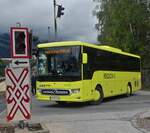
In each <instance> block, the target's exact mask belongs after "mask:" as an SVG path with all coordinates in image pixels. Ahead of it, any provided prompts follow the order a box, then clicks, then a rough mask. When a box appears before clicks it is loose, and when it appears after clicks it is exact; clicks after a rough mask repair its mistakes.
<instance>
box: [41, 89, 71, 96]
mask: <svg viewBox="0 0 150 133" xmlns="http://www.w3.org/2000/svg"><path fill="white" fill-rule="evenodd" d="M41 93H42V94H44V95H69V94H70V91H69V90H61V89H43V90H41Z"/></svg>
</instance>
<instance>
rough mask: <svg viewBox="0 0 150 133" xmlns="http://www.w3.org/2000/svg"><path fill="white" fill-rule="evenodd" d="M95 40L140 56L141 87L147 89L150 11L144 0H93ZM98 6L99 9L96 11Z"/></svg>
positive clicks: (148, 77)
mask: <svg viewBox="0 0 150 133" xmlns="http://www.w3.org/2000/svg"><path fill="white" fill-rule="evenodd" d="M94 2H96V3H97V6H96V9H95V10H94V14H95V15H96V16H97V19H98V23H97V24H96V29H97V31H98V41H99V42H100V43H102V44H108V45H111V46H113V47H117V48H120V49H122V50H124V51H127V52H131V53H134V54H139V55H140V56H141V57H142V72H143V79H145V80H143V81H144V82H143V83H144V87H146V86H150V76H149V73H150V9H149V7H148V6H147V3H145V0H94ZM97 7H100V8H97Z"/></svg>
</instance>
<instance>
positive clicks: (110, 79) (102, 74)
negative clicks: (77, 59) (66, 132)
mask: <svg viewBox="0 0 150 133" xmlns="http://www.w3.org/2000/svg"><path fill="white" fill-rule="evenodd" d="M74 45H81V46H87V47H93V48H97V49H102V50H106V51H111V52H116V53H120V54H124V55H129V56H132V57H137V58H140V57H139V56H138V55H134V54H130V53H126V52H123V51H121V50H120V49H116V48H112V47H109V46H101V45H99V46H98V45H92V44H88V43H82V42H79V41H72V42H55V43H46V44H39V45H38V48H45V47H58V46H74ZM82 73H83V66H82ZM82 77H83V75H82ZM129 82H130V83H131V85H132V92H136V91H138V90H139V89H141V72H118V71H116V72H115V71H95V72H94V74H93V77H92V79H91V80H81V81H76V82H39V81H37V82H36V89H37V94H36V98H37V99H38V100H48V101H50V100H51V96H47V95H42V94H41V89H43V88H44V89H64V90H69V91H70V92H71V90H72V89H80V92H79V93H71V94H70V95H67V96H59V101H67V102H85V101H91V100H97V99H98V97H99V94H98V92H97V91H95V88H96V86H97V85H98V84H99V85H101V86H102V89H103V93H104V97H105V98H106V97H110V96H116V95H121V94H126V93H127V87H128V83H129Z"/></svg>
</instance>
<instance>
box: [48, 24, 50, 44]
mask: <svg viewBox="0 0 150 133" xmlns="http://www.w3.org/2000/svg"><path fill="white" fill-rule="evenodd" d="M50 40H51V37H50V26H48V41H49V42H50Z"/></svg>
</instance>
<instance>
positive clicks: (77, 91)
mask: <svg viewBox="0 0 150 133" xmlns="http://www.w3.org/2000/svg"><path fill="white" fill-rule="evenodd" d="M79 92H80V89H79V88H78V89H71V93H79Z"/></svg>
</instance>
